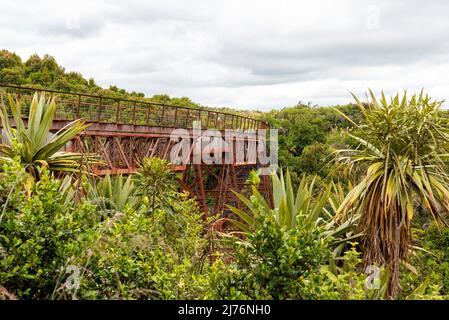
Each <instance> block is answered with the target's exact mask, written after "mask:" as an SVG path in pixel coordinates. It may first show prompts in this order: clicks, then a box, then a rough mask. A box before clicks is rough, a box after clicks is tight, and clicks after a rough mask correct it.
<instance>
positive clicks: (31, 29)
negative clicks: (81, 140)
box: [0, 0, 449, 110]
mask: <svg viewBox="0 0 449 320" xmlns="http://www.w3.org/2000/svg"><path fill="white" fill-rule="evenodd" d="M0 8H2V11H0V39H1V40H0V48H5V49H8V50H11V51H15V52H17V53H18V54H20V55H21V56H22V58H23V59H26V58H27V57H28V56H29V55H30V54H32V53H35V52H36V53H38V54H45V53H48V54H51V55H53V56H55V58H56V59H57V60H58V62H59V63H60V64H61V65H63V66H65V67H66V69H67V70H76V71H80V72H81V73H83V74H84V75H85V76H86V77H93V78H95V79H96V80H97V82H99V83H100V84H102V85H104V86H108V85H110V84H116V85H118V86H120V87H124V88H126V89H128V90H137V91H143V92H145V93H146V94H148V95H152V94H155V93H168V94H170V95H175V96H189V97H191V98H192V99H193V100H194V101H197V102H199V103H201V104H204V105H211V106H234V107H237V108H247V109H264V110H266V109H270V108H281V107H284V106H289V105H293V104H295V103H297V102H298V101H299V100H302V101H305V102H307V101H311V102H312V103H314V104H335V103H346V102H348V101H350V100H351V98H350V95H349V90H351V91H353V92H355V93H356V94H359V95H362V94H363V92H364V91H366V89H367V88H368V87H370V88H373V89H375V90H380V89H384V90H385V91H386V93H394V92H395V91H397V90H401V89H403V88H408V89H409V90H411V91H413V90H419V89H420V88H422V87H424V88H426V89H428V90H429V92H430V93H432V94H433V95H436V96H437V97H438V98H446V99H447V98H449V72H448V71H449V61H447V58H446V57H447V56H448V54H449V34H448V33H447V30H448V29H449V20H448V19H447V18H446V12H447V11H448V9H449V3H447V2H445V1H433V2H432V3H425V2H422V1H407V2H403V3H399V2H394V1H386V0H385V1H378V0H377V1H331V0H328V1H324V0H320V1H313V2H312V1H293V0H292V1H286V0H278V1H261V0H259V1H255V0H247V1H234V0H232V1H207V0H203V1H189V2H186V1H181V0H178V1H177V0H170V1H137V0H135V1H95V2H93V1H77V2H76V3H75V2H73V1H40V2H39V4H37V2H35V1H31V0H28V1H21V2H20V3H19V2H13V1H3V0H0Z"/></svg>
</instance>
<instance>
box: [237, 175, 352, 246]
mask: <svg viewBox="0 0 449 320" xmlns="http://www.w3.org/2000/svg"><path fill="white" fill-rule="evenodd" d="M253 180H254V179H253ZM314 183H315V179H312V180H309V179H308V178H307V177H303V178H302V179H301V182H300V184H299V186H298V190H297V191H296V193H295V192H294V189H293V184H292V180H291V178H290V173H289V171H288V170H287V173H286V175H285V179H284V176H283V174H282V172H281V175H280V177H278V176H277V174H276V173H273V174H272V176H271V185H272V188H273V191H272V194H273V208H271V206H270V205H269V204H268V202H267V201H266V200H265V199H264V197H263V196H262V195H261V194H260V192H259V191H258V190H257V184H256V185H252V186H251V189H252V195H251V197H250V198H249V199H247V198H245V197H244V196H243V195H240V194H236V195H237V197H238V198H239V199H240V200H241V202H242V203H243V204H244V205H245V206H246V207H247V209H248V212H246V211H244V210H241V209H238V208H235V207H232V206H229V208H230V209H231V211H232V212H233V213H234V214H235V215H236V216H237V217H238V218H239V219H232V218H231V219H228V220H229V221H230V222H231V223H232V224H234V225H235V226H236V227H237V228H238V229H240V230H241V231H242V232H244V234H245V235H246V236H249V235H250V234H251V233H252V232H253V231H254V230H257V228H258V227H259V226H258V225H257V221H258V220H257V217H258V216H259V215H261V214H265V215H273V216H274V218H275V220H276V222H277V223H278V224H279V226H280V227H282V228H286V229H287V230H289V229H292V228H295V227H296V224H297V222H298V220H300V221H302V224H304V226H308V227H309V228H311V229H313V228H315V227H316V226H320V227H321V228H322V229H321V231H322V237H323V238H326V239H329V241H330V243H331V244H333V245H335V246H339V247H341V248H343V247H344V245H345V243H347V242H348V241H350V240H352V239H355V238H357V237H359V236H360V235H359V234H356V233H355V232H354V231H355V230H354V229H355V227H356V223H357V219H358V218H357V216H355V217H351V218H350V219H348V220H346V221H340V223H336V221H335V220H334V216H335V212H336V209H337V208H338V206H339V205H340V202H341V201H342V200H343V198H344V197H343V196H342V192H343V190H342V189H341V188H339V187H338V186H336V185H334V184H329V185H328V186H327V187H326V188H325V189H324V190H320V191H319V192H318V193H315V187H314Z"/></svg>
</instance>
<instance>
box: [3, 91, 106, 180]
mask: <svg viewBox="0 0 449 320" xmlns="http://www.w3.org/2000/svg"><path fill="white" fill-rule="evenodd" d="M9 109H10V110H11V114H12V118H13V120H14V121H13V123H14V128H13V127H12V126H11V124H10V121H9V114H8V109H7V107H6V106H5V105H4V104H2V105H1V109H0V119H1V123H2V127H3V131H4V134H5V136H6V138H7V141H6V143H4V144H1V145H0V156H1V157H3V158H13V157H14V156H15V155H18V156H19V157H20V160H21V162H22V163H24V164H28V165H29V170H30V171H32V172H33V174H34V175H36V174H37V171H36V170H34V169H33V167H35V166H47V167H48V168H49V169H50V170H52V171H58V172H78V171H80V170H81V162H82V161H84V162H85V163H91V164H93V163H96V162H98V158H97V157H96V156H94V155H90V154H87V155H82V154H80V153H74V152H63V151H61V149H62V148H63V147H64V146H65V145H66V144H67V143H68V142H69V141H71V140H73V139H74V138H75V137H76V136H77V135H79V134H80V133H82V132H83V131H84V130H85V129H86V128H87V127H88V126H89V125H86V124H85V121H84V120H81V119H78V120H75V121H73V122H71V123H69V124H67V125H66V126H65V127H64V128H62V129H61V130H59V131H58V132H57V133H55V134H53V133H51V131H50V129H51V127H52V123H53V119H54V116H55V112H56V104H55V100H54V97H53V98H51V99H49V100H45V96H44V95H43V94H42V95H41V96H40V97H39V96H38V95H37V93H36V94H35V95H34V97H33V100H32V101H31V105H30V111H29V115H28V121H27V124H25V122H24V120H23V115H22V113H21V102H20V101H18V100H16V101H14V99H13V98H12V97H9Z"/></svg>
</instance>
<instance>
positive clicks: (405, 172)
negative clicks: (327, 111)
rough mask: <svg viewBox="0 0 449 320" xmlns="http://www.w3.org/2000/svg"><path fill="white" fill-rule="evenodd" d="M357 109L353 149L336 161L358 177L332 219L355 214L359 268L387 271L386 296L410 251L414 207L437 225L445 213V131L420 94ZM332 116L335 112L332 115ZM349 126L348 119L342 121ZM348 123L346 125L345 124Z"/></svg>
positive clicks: (448, 205)
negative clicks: (360, 235) (377, 267)
mask: <svg viewBox="0 0 449 320" xmlns="http://www.w3.org/2000/svg"><path fill="white" fill-rule="evenodd" d="M370 96H371V101H370V102H369V103H368V104H365V105H364V104H362V103H361V102H360V101H359V99H357V97H356V96H355V95H354V98H355V100H356V102H357V105H358V106H359V108H360V111H361V113H362V115H363V121H362V124H361V125H357V124H355V123H353V124H354V125H355V126H356V127H357V128H358V130H357V131H356V132H358V134H357V135H351V137H352V138H354V139H355V140H356V141H358V142H359V146H358V148H356V149H351V150H339V151H337V153H338V155H339V157H338V158H339V160H340V161H342V162H343V163H346V164H347V165H349V167H350V168H352V169H353V168H358V169H359V170H362V172H364V175H363V177H362V178H361V179H360V180H359V183H358V184H357V185H356V186H355V187H354V188H353V189H352V190H351V191H350V192H349V193H348V195H347V196H346V199H345V200H344V201H343V203H342V204H341V205H340V207H339V209H338V217H340V218H342V217H346V216H347V215H348V214H349V213H350V212H352V213H353V212H358V213H359V214H361V218H360V222H359V228H360V231H361V232H363V234H364V236H363V238H362V239H363V240H362V245H363V247H364V261H365V265H366V266H368V265H376V264H377V265H386V267H387V268H388V269H389V271H390V275H391V277H390V284H389V295H390V296H391V297H396V296H397V294H398V293H399V290H400V287H399V267H400V263H401V261H402V260H406V259H407V255H408V253H409V250H410V246H411V231H410V227H411V220H412V218H413V213H414V204H415V203H417V204H420V205H422V206H423V207H424V208H426V209H427V210H428V212H429V213H430V214H431V215H432V216H433V217H434V218H435V219H436V220H437V221H442V220H443V219H442V213H441V211H442V209H444V210H449V176H448V174H447V172H446V166H445V160H447V156H448V151H449V144H448V142H449V127H448V121H447V118H445V117H443V116H442V112H441V110H440V107H441V104H442V102H439V101H433V100H431V99H430V98H429V97H428V96H427V95H424V93H423V92H421V93H420V94H418V95H413V96H412V97H411V98H410V99H408V97H407V94H406V93H404V95H403V96H402V97H400V96H399V94H397V95H396V96H395V97H393V98H391V100H390V101H387V99H386V98H385V95H384V94H383V93H382V97H381V99H380V101H378V100H377V99H376V97H375V96H374V94H373V93H372V91H370ZM337 111H338V110H337ZM347 119H348V120H349V121H351V120H350V119H349V118H347ZM351 122H352V121H351Z"/></svg>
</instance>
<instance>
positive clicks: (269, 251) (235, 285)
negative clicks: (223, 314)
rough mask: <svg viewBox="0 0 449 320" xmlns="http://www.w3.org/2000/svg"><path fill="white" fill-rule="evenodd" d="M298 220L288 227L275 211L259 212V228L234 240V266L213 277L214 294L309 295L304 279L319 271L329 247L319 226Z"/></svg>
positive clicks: (257, 296) (250, 296) (224, 296)
mask: <svg viewBox="0 0 449 320" xmlns="http://www.w3.org/2000/svg"><path fill="white" fill-rule="evenodd" d="M297 220H298V221H297V225H296V227H295V228H291V229H286V228H285V227H281V226H280V225H279V224H278V222H277V221H276V219H275V217H274V215H272V214H266V213H261V214H260V215H258V216H257V217H256V223H257V226H258V227H257V229H256V230H255V231H254V232H253V233H250V234H248V236H247V239H246V241H244V242H240V241H238V242H236V243H235V247H234V251H233V254H232V259H233V260H234V261H235V262H234V263H232V264H231V266H230V269H231V270H229V272H226V273H225V274H223V275H220V276H218V277H214V278H212V283H211V288H212V289H213V290H214V291H215V293H214V295H215V296H214V298H219V299H229V298H238V299H241V298H247V299H307V298H309V296H308V292H307V291H306V290H305V284H304V279H307V278H308V277H309V276H310V275H311V274H314V273H318V272H319V270H320V266H321V264H322V263H324V262H325V261H326V260H327V259H328V257H329V255H330V251H329V250H328V249H327V244H326V242H325V241H324V239H323V238H322V237H321V234H320V230H319V228H309V227H308V226H306V225H305V224H304V223H303V221H301V219H299V216H298V219H297Z"/></svg>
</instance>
